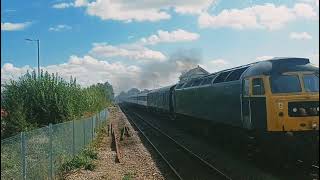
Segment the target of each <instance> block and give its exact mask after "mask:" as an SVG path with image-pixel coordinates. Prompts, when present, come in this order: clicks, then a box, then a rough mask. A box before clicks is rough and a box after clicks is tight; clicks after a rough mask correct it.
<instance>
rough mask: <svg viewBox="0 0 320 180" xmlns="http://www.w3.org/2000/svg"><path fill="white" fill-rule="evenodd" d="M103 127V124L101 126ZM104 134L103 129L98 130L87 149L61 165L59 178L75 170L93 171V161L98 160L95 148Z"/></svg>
mask: <svg viewBox="0 0 320 180" xmlns="http://www.w3.org/2000/svg"><path fill="white" fill-rule="evenodd" d="M102 127H105V123H104V124H102ZM105 134H106V130H105V128H100V129H99V130H98V132H97V136H96V138H95V139H94V140H93V141H92V142H91V144H90V145H89V147H87V148H85V149H84V150H82V151H81V152H80V153H79V154H78V155H76V156H74V157H73V158H72V159H69V160H67V161H66V162H65V163H63V164H62V165H61V169H60V172H61V178H62V179H64V178H63V176H64V175H65V174H67V173H68V172H70V171H72V170H76V169H82V168H83V169H85V170H90V171H93V170H94V169H95V164H94V160H95V159H98V152H97V148H98V146H99V144H100V143H101V141H102V139H103V136H104V135H105Z"/></svg>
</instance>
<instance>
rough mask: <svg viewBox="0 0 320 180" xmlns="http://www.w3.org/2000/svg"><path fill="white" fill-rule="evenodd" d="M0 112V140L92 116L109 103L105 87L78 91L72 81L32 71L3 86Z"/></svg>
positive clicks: (108, 88)
mask: <svg viewBox="0 0 320 180" xmlns="http://www.w3.org/2000/svg"><path fill="white" fill-rule="evenodd" d="M1 98H2V99H1V109H5V111H6V112H8V115H7V116H6V117H2V118H1V139H3V138H6V137H9V136H12V135H14V134H16V133H18V132H21V131H26V130H30V129H34V128H38V127H43V126H47V125H48V124H49V123H52V124H55V123H61V122H65V121H70V120H73V119H76V118H80V117H83V116H87V115H88V114H89V115H90V114H93V113H96V112H98V111H100V110H102V109H103V108H105V107H106V106H107V105H109V104H110V103H111V100H112V99H113V89H112V86H111V85H110V84H109V83H107V82H106V83H104V84H96V85H92V86H89V87H87V88H81V87H80V85H79V84H77V82H76V79H75V78H72V77H71V78H70V81H69V82H67V81H66V80H64V79H63V78H61V77H60V76H58V74H49V73H48V72H45V73H44V72H41V74H40V75H38V76H37V75H36V73H35V71H33V72H32V73H29V72H28V73H27V74H25V75H24V76H22V77H20V78H19V79H18V80H11V81H9V82H7V83H5V84H4V86H3V92H2V93H1Z"/></svg>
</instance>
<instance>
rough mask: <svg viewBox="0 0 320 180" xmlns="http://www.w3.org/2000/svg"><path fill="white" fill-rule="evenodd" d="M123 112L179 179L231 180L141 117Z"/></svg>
mask: <svg viewBox="0 0 320 180" xmlns="http://www.w3.org/2000/svg"><path fill="white" fill-rule="evenodd" d="M122 110H123V111H124V112H125V113H126V115H127V117H128V120H129V121H130V122H131V123H132V124H133V125H134V126H135V127H136V129H137V130H138V131H139V132H140V133H141V134H142V135H143V136H144V138H145V139H146V140H147V141H148V143H149V144H150V145H151V146H152V147H153V148H154V149H155V151H156V152H157V153H158V154H159V155H160V156H161V158H162V159H163V160H164V161H165V162H166V164H167V165H168V166H169V167H170V169H171V170H172V171H173V173H174V174H175V176H176V177H177V178H178V179H183V180H187V179H201V180H206V179H231V178H230V177H229V176H228V175H226V174H225V173H223V172H222V171H220V170H219V169H218V168H216V167H215V166H213V165H212V164H210V163H208V162H207V161H205V160H203V159H202V158H200V157H199V156H198V155H196V154H195V153H193V152H192V151H191V150H189V149H188V148H186V147H185V146H183V145H181V144H180V143H179V142H177V141H176V140H174V139H173V138H172V137H170V136H169V135H168V134H166V133H164V132H163V131H162V130H160V129H159V128H158V127H156V126H154V125H153V124H151V123H150V122H148V121H146V120H144V119H143V118H142V117H141V116H140V115H138V114H136V113H134V112H133V113H129V112H128V111H126V109H124V108H122ZM133 116H134V117H135V118H133Z"/></svg>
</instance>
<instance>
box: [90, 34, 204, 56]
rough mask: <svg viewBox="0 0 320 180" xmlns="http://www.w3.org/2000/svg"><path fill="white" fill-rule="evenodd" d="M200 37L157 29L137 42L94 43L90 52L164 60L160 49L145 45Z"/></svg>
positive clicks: (97, 54) (92, 53)
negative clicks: (119, 43) (117, 43)
mask: <svg viewBox="0 0 320 180" xmlns="http://www.w3.org/2000/svg"><path fill="white" fill-rule="evenodd" d="M199 37H200V35H199V34H197V33H192V32H188V31H185V30H183V29H178V30H175V31H171V32H169V31H163V30H159V31H158V32H157V34H154V35H151V36H149V37H147V38H141V39H140V40H138V41H137V42H134V43H131V44H122V45H116V46H115V45H108V44H106V43H95V44H93V45H94V47H93V48H92V49H91V51H90V54H91V55H94V56H97V57H124V58H128V59H134V60H138V61H140V62H149V60H153V61H154V60H155V61H165V60H166V59H167V57H166V56H165V55H164V54H163V53H162V52H160V51H155V50H151V49H149V48H147V47H145V46H146V45H155V44H159V43H174V42H187V41H194V40H197V39H198V38H199Z"/></svg>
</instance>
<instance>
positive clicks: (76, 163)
mask: <svg viewBox="0 0 320 180" xmlns="http://www.w3.org/2000/svg"><path fill="white" fill-rule="evenodd" d="M97 158H98V154H97V152H96V151H95V150H94V149H93V148H86V149H84V150H83V151H82V152H81V153H79V154H78V155H76V156H75V157H74V158H72V159H71V160H68V161H66V162H65V163H63V164H62V165H61V172H68V171H71V170H74V169H80V168H84V169H86V170H90V171H92V170H94V168H95V165H94V164H93V159H97Z"/></svg>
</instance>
